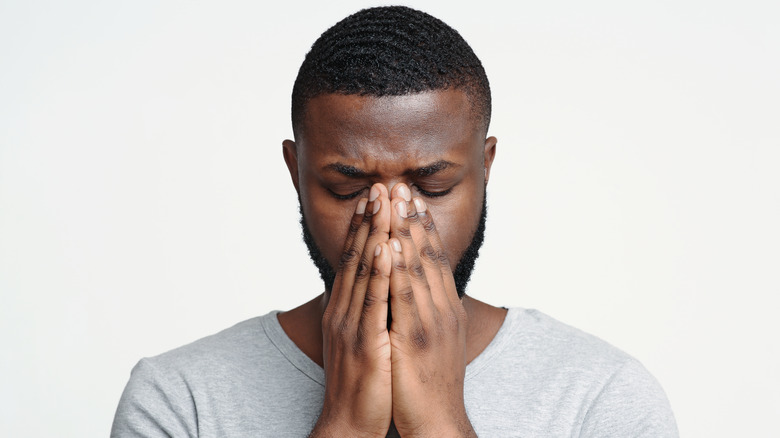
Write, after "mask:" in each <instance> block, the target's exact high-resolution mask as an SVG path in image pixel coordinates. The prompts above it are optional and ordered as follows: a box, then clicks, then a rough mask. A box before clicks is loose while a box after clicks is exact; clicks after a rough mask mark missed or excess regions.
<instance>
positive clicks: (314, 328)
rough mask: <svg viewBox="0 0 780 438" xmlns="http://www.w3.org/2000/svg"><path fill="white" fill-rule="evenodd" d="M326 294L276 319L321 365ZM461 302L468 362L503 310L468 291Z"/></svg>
mask: <svg viewBox="0 0 780 438" xmlns="http://www.w3.org/2000/svg"><path fill="white" fill-rule="evenodd" d="M329 296H330V295H329V294H327V293H323V294H320V295H319V296H317V297H316V298H314V299H313V300H311V301H309V302H307V303H305V304H303V305H301V306H298V307H296V308H294V309H292V310H289V311H287V312H282V313H280V314H279V323H280V324H281V326H282V329H284V332H285V333H286V334H287V336H289V337H290V339H291V340H292V341H293V342H294V343H295V345H296V346H298V348H300V349H301V351H303V352H304V354H306V355H307V356H308V357H309V358H310V359H311V360H313V361H314V362H315V363H316V364H317V365H319V366H323V359H322V314H323V313H324V312H325V308H326V307H327V305H328V298H329ZM462 302H463V307H464V308H465V309H466V314H467V315H468V321H469V326H468V331H467V332H466V359H467V361H468V362H471V361H472V360H474V359H475V358H476V357H477V356H478V355H479V354H480V353H481V352H482V351H483V350H484V349H485V347H487V346H488V344H489V343H490V341H492V340H493V337H495V335H496V333H497V332H498V329H499V328H500V327H501V324H502V323H503V321H504V317H505V316H506V310H505V309H502V308H498V307H493V306H491V305H489V304H486V303H483V302H482V301H479V300H477V299H474V298H471V297H470V296H468V295H464V296H463V300H462Z"/></svg>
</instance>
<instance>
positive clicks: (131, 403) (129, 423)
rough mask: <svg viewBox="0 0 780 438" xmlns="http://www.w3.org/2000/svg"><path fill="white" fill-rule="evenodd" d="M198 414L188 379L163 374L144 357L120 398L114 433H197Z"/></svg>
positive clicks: (116, 437) (151, 436) (116, 436)
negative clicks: (178, 379)
mask: <svg viewBox="0 0 780 438" xmlns="http://www.w3.org/2000/svg"><path fill="white" fill-rule="evenodd" d="M195 418H197V417H196V411H195V404H194V402H193V398H192V395H191V394H189V391H188V390H187V385H186V383H185V382H184V381H183V380H180V381H176V380H175V379H171V378H170V377H169V376H164V375H163V374H162V373H160V372H159V371H158V370H156V369H155V367H154V365H152V364H151V363H150V362H149V360H148V359H142V360H141V361H139V362H138V364H137V365H136V366H135V367H134V368H133V371H132V373H131V375H130V381H129V382H128V383H127V386H126V387H125V390H124V392H123V393H122V397H121V399H120V400H119V406H118V407H117V410H116V415H115V416H114V424H113V426H112V428H111V437H112V438H126V437H128V438H129V437H133V438H135V437H145V438H146V437H148V438H157V437H195V436H197V424H196V421H195Z"/></svg>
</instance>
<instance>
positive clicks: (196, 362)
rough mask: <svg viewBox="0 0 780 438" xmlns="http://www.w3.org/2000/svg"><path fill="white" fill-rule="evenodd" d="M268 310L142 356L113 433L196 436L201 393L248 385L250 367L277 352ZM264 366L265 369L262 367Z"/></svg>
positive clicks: (201, 407) (272, 315) (226, 390)
mask: <svg viewBox="0 0 780 438" xmlns="http://www.w3.org/2000/svg"><path fill="white" fill-rule="evenodd" d="M268 318H276V313H275V312H272V313H269V314H267V315H265V316H261V317H257V318H252V319H249V320H247V321H244V322H241V323H238V324H236V325H234V326H233V327H230V328H228V329H225V330H223V331H221V332H219V333H216V334H213V335H211V336H207V337H205V338H202V339H199V340H197V341H195V342H192V343H190V344H187V345H184V346H182V347H179V348H176V349H174V350H171V351H168V352H166V353H163V354H160V355H157V356H153V357H147V358H144V359H141V360H140V361H139V362H138V364H136V366H135V367H134V368H133V370H132V372H131V375H130V379H129V381H128V383H127V386H126V387H125V390H124V392H123V394H122V397H121V399H120V401H119V406H118V408H117V412H116V416H115V418H114V425H113V429H112V430H113V432H112V436H157V435H158V434H159V435H160V436H165V435H166V434H167V435H169V436H194V435H197V434H196V433H195V431H197V430H198V424H197V420H196V419H197V417H198V414H197V412H199V411H201V410H203V406H198V404H203V402H201V403H197V400H199V398H200V397H201V395H203V394H205V395H208V397H206V399H207V400H210V398H209V397H211V398H213V396H214V394H217V395H218V396H219V395H221V394H223V393H229V392H231V391H236V388H237V387H242V386H244V383H245V381H244V380H245V379H244V378H243V376H247V372H246V370H248V369H253V370H257V369H258V368H261V367H262V363H263V361H267V360H268V358H269V357H273V356H274V354H273V352H274V350H275V349H274V347H273V343H272V341H271V339H270V338H269V336H267V335H266V333H265V327H264V326H265V325H266V324H265V321H266V320H267V319H268ZM258 372H260V371H258Z"/></svg>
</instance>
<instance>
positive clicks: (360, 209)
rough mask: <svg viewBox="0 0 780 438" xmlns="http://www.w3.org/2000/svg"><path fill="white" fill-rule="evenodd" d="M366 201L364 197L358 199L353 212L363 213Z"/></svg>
mask: <svg viewBox="0 0 780 438" xmlns="http://www.w3.org/2000/svg"><path fill="white" fill-rule="evenodd" d="M367 203H368V199H366V198H360V201H358V205H357V208H356V209H355V214H363V213H365V212H366V204H367Z"/></svg>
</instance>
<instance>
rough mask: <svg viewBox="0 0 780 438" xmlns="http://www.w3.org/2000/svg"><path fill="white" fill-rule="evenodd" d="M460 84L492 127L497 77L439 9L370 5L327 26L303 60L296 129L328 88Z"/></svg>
mask: <svg viewBox="0 0 780 438" xmlns="http://www.w3.org/2000/svg"><path fill="white" fill-rule="evenodd" d="M449 88H453V89H461V90H463V91H464V92H465V93H466V94H467V96H468V97H469V99H470V100H471V105H472V109H473V111H474V114H475V116H477V117H478V118H479V120H480V121H481V122H482V125H483V126H482V127H483V128H484V130H485V132H487V128H488V125H489V124H490V109H491V108H490V107H491V100H490V84H489V83H488V79H487V75H486V74H485V69H484V68H483V67H482V62H480V60H479V58H477V55H475V54H474V51H473V50H472V49H471V47H470V46H469V45H468V43H467V42H466V41H465V40H464V39H463V37H461V36H460V34H459V33H458V32H457V31H456V30H455V29H453V28H452V27H450V26H449V25H447V24H446V23H444V22H443V21H441V20H439V19H438V18H436V17H433V16H431V15H429V14H426V13H425V12H421V11H418V10H415V9H411V8H407V7H405V6H385V7H376V8H369V9H363V10H361V11H359V12H356V13H354V14H352V15H350V16H348V17H347V18H345V19H343V20H341V21H339V22H338V23H336V24H335V25H334V26H333V27H331V28H330V29H328V30H326V31H325V32H324V33H323V34H322V35H320V37H319V38H318V39H317V41H315V42H314V44H313V45H312V47H311V50H310V51H309V53H307V54H306V58H305V59H304V60H303V64H302V65H301V68H300V70H299V71H298V77H297V78H296V79H295V85H294V86H293V93H292V124H293V131H294V133H295V134H296V136H297V135H298V128H299V127H300V125H301V123H302V122H303V118H304V115H305V111H306V104H307V102H308V101H309V100H310V99H312V98H314V97H317V96H319V95H322V94H332V93H338V94H347V95H353V94H356V95H364V96H377V97H380V96H402V95H406V94H413V93H420V92H423V91H431V90H445V89H449Z"/></svg>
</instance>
